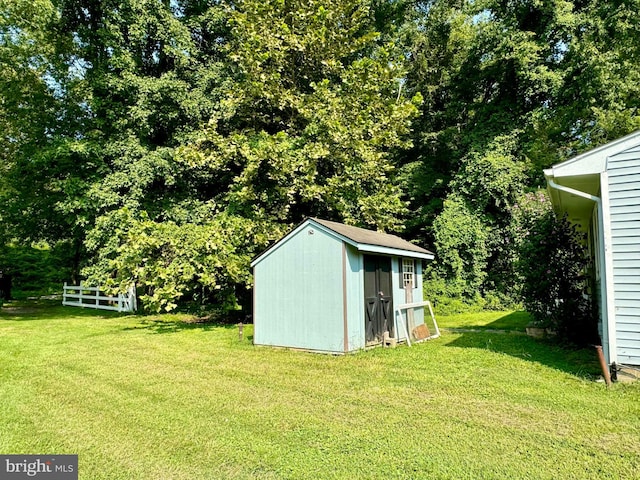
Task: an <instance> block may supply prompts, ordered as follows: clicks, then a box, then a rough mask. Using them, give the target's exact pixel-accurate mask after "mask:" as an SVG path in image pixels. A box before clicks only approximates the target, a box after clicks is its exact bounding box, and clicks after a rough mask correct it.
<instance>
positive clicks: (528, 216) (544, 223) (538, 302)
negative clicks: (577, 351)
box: [513, 192, 597, 345]
mask: <svg viewBox="0 0 640 480" xmlns="http://www.w3.org/2000/svg"><path fill="white" fill-rule="evenodd" d="M514 211H515V214H514V223H513V229H514V233H515V234H516V235H517V236H518V238H519V241H518V250H519V251H518V253H519V255H518V258H519V260H518V264H517V270H518V273H519V274H520V276H521V284H522V298H523V303H524V306H525V308H526V309H527V311H528V312H530V313H531V315H532V316H533V318H534V320H535V321H536V322H537V323H538V325H539V326H541V327H545V328H550V329H551V330H553V331H555V332H556V333H557V334H558V336H559V337H560V338H561V339H563V340H565V341H568V342H571V343H576V344H582V345H584V344H589V343H597V320H596V316H595V311H596V309H595V308H594V307H595V305H594V304H593V299H592V297H590V296H589V295H587V294H588V293H589V291H595V285H594V284H593V283H592V279H591V277H590V275H589V273H590V272H591V269H592V265H591V264H590V260H589V258H588V255H587V252H586V249H585V248H584V244H585V238H584V237H585V234H584V233H580V232H579V231H578V230H577V228H576V226H575V225H572V224H570V223H569V222H568V221H567V219H566V218H565V217H561V218H558V217H556V215H555V214H554V213H553V211H552V209H551V206H550V201H549V200H548V199H547V198H546V196H545V195H544V194H543V193H542V192H540V193H539V194H538V195H536V194H530V195H524V196H523V197H522V198H521V199H520V201H519V203H518V204H516V205H515V206H514ZM596 297H597V296H596Z"/></svg>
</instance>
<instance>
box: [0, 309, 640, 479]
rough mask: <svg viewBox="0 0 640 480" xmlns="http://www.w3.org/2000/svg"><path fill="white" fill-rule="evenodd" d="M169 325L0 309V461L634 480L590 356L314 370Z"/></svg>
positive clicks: (426, 350)
mask: <svg viewBox="0 0 640 480" xmlns="http://www.w3.org/2000/svg"><path fill="white" fill-rule="evenodd" d="M492 315H493V317H490V318H489V317H487V318H484V319H483V320H481V321H480V320H478V321H476V322H475V323H477V324H478V323H483V324H485V325H488V324H491V323H494V322H496V321H497V322H498V324H500V322H502V323H505V322H506V321H507V320H504V319H505V318H506V317H507V316H508V312H506V313H495V314H492ZM516 317H518V315H516ZM512 318H513V317H512ZM518 318H519V317H518ZM501 319H503V320H501ZM184 320H188V317H185V316H177V315H175V316H170V315H163V316H147V317H142V316H121V315H117V314H114V315H109V314H104V313H102V312H101V313H98V312H94V311H90V310H78V309H72V308H63V307H57V306H54V305H52V304H44V305H42V304H37V303H35V302H31V303H29V304H24V303H23V304H19V303H9V304H5V306H4V307H3V308H2V309H1V310H0V385H1V388H0V452H2V453H5V454H8V453H20V454H28V453H39V454H42V453H47V454H71V453H73V454H78V455H79V472H80V478H82V479H88V480H94V479H127V480H129V479H163V480H166V479H189V480H193V479H218V478H220V479H229V478H240V479H243V478H273V479H285V478H309V479H330V478H344V479H356V478H363V479H364V478H380V479H387V478H412V479H413V478H430V479H439V478H450V479H481V478H504V479H528V478H530V479H559V478H562V479H569V478H576V479H591V478H621V479H631V478H637V475H638V472H640V385H637V384H636V385H631V384H626V385H624V384H615V385H613V386H612V387H611V388H609V389H607V388H606V387H605V385H604V384H603V383H599V382H596V381H595V379H596V378H597V376H598V373H599V372H598V368H597V364H596V362H595V354H594V353H593V352H592V351H590V350H587V351H582V352H567V351H564V350H562V349H560V348H557V347H555V346H553V345H551V344H546V343H543V342H540V341H535V340H532V339H530V338H528V337H526V336H524V335H514V334H508V333H507V334H504V333H500V334H499V333H493V332H463V333H452V332H451V331H448V332H445V333H444V334H443V336H442V337H441V338H439V339H437V340H433V341H429V342H425V343H421V344H419V345H414V346H413V347H411V348H409V347H406V346H400V347H398V348H396V349H381V348H379V349H374V350H369V351H366V352H360V353H357V354H353V355H347V356H329V355H319V354H310V353H304V352H296V351H290V350H282V349H270V348H261V347H254V346H252V344H251V339H250V336H251V327H247V328H245V337H244V339H243V340H242V341H239V339H238V332H237V328H235V327H228V326H220V325H211V324H192V323H185V322H184ZM464 322H467V325H469V324H470V323H473V322H471V321H469V320H465V321H462V323H464ZM445 323H446V325H447V326H449V327H454V326H455V318H454V317H449V318H447V319H446V322H445ZM462 326H464V325H462ZM476 326H478V325H476ZM516 330H517V328H516Z"/></svg>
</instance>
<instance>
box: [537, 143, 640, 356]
mask: <svg viewBox="0 0 640 480" xmlns="http://www.w3.org/2000/svg"><path fill="white" fill-rule="evenodd" d="M544 173H545V176H546V178H547V185H548V191H549V195H550V196H551V201H552V203H553V206H554V209H555V210H556V212H557V213H558V214H561V215H564V214H566V215H567V216H568V219H569V220H570V221H571V222H572V223H574V224H576V225H578V226H579V227H580V228H581V229H582V231H583V232H585V233H586V234H587V239H588V241H587V246H586V248H588V249H589V253H590V255H591V256H592V258H593V264H594V273H595V275H594V276H595V289H594V294H595V295H597V297H596V298H597V300H598V305H599V315H600V319H599V332H600V338H601V340H602V346H603V350H604V353H605V358H606V361H607V363H608V364H609V365H612V364H617V365H620V364H622V365H635V366H638V365H640V131H638V132H635V133H632V134H631V135H628V136H626V137H623V138H620V139H618V140H616V141H613V142H611V143H609V144H607V145H604V146H601V147H599V148H596V149H593V150H591V151H588V152H586V153H584V154H582V155H579V156H577V157H574V158H572V159H570V160H567V161H566V162H563V163H560V164H557V165H554V166H553V167H551V168H550V169H548V170H545V172H544Z"/></svg>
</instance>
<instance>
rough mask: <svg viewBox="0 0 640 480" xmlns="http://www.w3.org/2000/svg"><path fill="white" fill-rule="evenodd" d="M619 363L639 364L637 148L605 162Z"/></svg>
mask: <svg viewBox="0 0 640 480" xmlns="http://www.w3.org/2000/svg"><path fill="white" fill-rule="evenodd" d="M607 173H608V177H609V185H608V187H609V202H610V214H611V250H612V260H613V271H614V279H613V281H614V291H615V292H614V302H615V316H616V318H615V322H616V353H617V357H618V362H620V363H628V364H634V365H640V275H639V274H640V147H636V148H633V149H630V150H626V151H624V152H622V153H619V154H617V155H614V156H611V157H609V159H608V163H607Z"/></svg>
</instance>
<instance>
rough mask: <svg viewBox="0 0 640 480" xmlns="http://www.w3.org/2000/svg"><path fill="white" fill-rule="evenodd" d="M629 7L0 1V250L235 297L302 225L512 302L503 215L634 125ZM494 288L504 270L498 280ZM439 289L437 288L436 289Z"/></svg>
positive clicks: (633, 4) (514, 258)
mask: <svg viewBox="0 0 640 480" xmlns="http://www.w3.org/2000/svg"><path fill="white" fill-rule="evenodd" d="M639 20H640V1H637V0H628V1H623V2H604V1H601V0H587V1H569V0H553V1H547V2H542V1H540V0H519V1H512V0H509V1H498V0H481V1H477V0H474V1H471V0H430V1H413V2H409V1H405V0H375V1H370V0H337V1H333V2H328V1H326V0H311V1H297V0H292V1H288V0H287V1H285V0H260V1H258V0H237V1H232V0H210V1H209V0H110V1H97V0H35V1H34V0H32V1H25V0H0V132H1V134H0V204H1V205H2V209H0V221H1V222H2V223H3V225H4V227H5V228H4V229H3V230H2V232H1V233H0V242H1V243H2V244H3V245H4V244H8V243H9V242H14V243H15V242H18V243H23V244H28V243H30V242H38V241H43V242H47V243H49V244H50V245H57V246H58V247H57V248H63V249H65V248H66V249H67V251H68V254H67V256H66V258H69V259H70V261H71V262H72V265H69V268H70V269H71V271H72V272H73V276H75V277H78V276H83V277H88V278H89V279H90V280H92V281H94V282H96V283H100V284H103V285H106V286H107V287H110V288H113V289H122V290H124V289H126V288H127V287H128V284H130V283H131V282H136V283H137V284H138V286H139V288H140V291H141V292H142V300H143V301H144V304H145V305H146V307H147V308H149V309H152V310H160V309H164V310H171V309H173V308H175V307H176V306H177V305H179V304H180V303H183V302H199V303H203V302H205V303H206V302H210V303H217V304H221V305H226V306H227V307H229V308H232V307H233V306H234V305H236V304H237V302H242V301H243V299H244V298H245V297H246V294H247V291H248V290H247V289H248V288H249V287H250V285H251V276H250V271H249V261H250V259H251V258H252V256H253V255H255V254H257V253H258V252H259V251H261V250H262V249H263V248H265V247H266V246H267V245H268V244H269V243H270V242H272V241H274V240H275V239H276V238H278V237H279V236H280V235H282V234H283V233H284V232H286V231H287V230H288V229H290V228H291V227H292V226H293V225H295V224H296V223H298V222H299V221H301V220H302V219H303V218H305V217H307V216H318V217H323V218H327V219H331V220H338V221H343V222H346V223H349V224H353V225H358V226H362V227H367V228H373V229H379V230H385V231H395V232H399V233H400V234H401V235H404V236H405V237H407V238H411V239H416V240H417V241H420V242H423V243H425V244H427V245H434V247H435V248H436V250H437V252H438V259H437V261H436V262H435V263H434V264H433V265H432V266H431V267H430V270H429V271H428V272H427V275H428V278H429V279H430V280H429V281H430V282H432V283H431V287H433V288H434V289H435V288H436V286H438V285H439V286H440V287H438V288H441V287H442V286H443V285H445V286H446V287H442V288H444V290H443V291H446V292H448V293H447V294H448V295H451V296H457V297H459V298H461V299H462V300H464V301H468V302H474V301H478V299H479V298H480V299H482V298H488V297H490V296H491V297H493V298H500V299H501V301H503V302H511V301H519V298H520V297H519V295H520V294H521V292H522V290H521V286H522V285H521V282H520V281H519V280H517V279H518V278H519V276H518V265H519V263H518V259H519V255H520V253H519V252H520V250H519V247H518V239H517V238H515V237H514V235H515V234H514V232H515V231H516V230H517V229H515V228H514V227H513V225H514V222H516V221H517V219H515V218H514V214H513V207H514V205H516V204H518V202H519V201H521V199H522V198H523V195H524V194H526V193H527V192H530V191H535V190H536V189H537V188H539V187H540V186H541V185H542V182H543V179H542V169H543V168H545V167H548V166H549V165H551V164H553V163H557V162H559V161H561V160H563V159H566V158H568V157H570V156H572V155H575V154H577V153H579V152H581V151H584V150H586V149H589V148H592V147H593V146H596V145H598V144H601V143H603V142H606V141H608V140H612V139H614V138H617V137H619V136H621V135H623V134H626V133H629V132H631V131H633V130H635V129H637V128H638V127H640V115H639V114H638V102H640V100H639V99H640V95H639V93H640V92H639V91H638V89H639V88H640V87H639V85H640V81H639V80H640V79H639V78H638V76H639V75H640V68H639V67H640V46H639V45H640V38H639V33H638V28H637V26H638V24H639V23H640V22H639ZM514 279H516V280H515V281H514ZM442 288H441V290H442Z"/></svg>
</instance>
